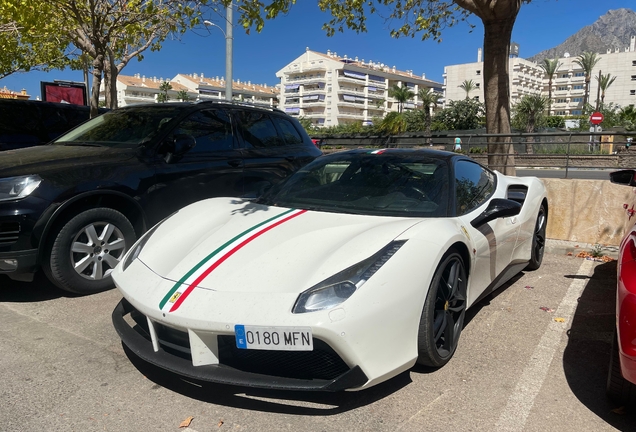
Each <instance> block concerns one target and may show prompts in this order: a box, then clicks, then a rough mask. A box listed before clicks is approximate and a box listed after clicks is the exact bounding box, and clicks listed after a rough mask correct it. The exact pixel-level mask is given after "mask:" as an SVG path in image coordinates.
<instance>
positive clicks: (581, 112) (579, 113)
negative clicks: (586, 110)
mask: <svg viewBox="0 0 636 432" xmlns="http://www.w3.org/2000/svg"><path fill="white" fill-rule="evenodd" d="M581 114H583V111H581V110H572V115H581Z"/></svg>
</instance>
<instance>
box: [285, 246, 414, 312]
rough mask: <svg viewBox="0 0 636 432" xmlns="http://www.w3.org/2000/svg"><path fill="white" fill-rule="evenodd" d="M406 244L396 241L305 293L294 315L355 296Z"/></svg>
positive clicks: (300, 297) (320, 308) (330, 306)
mask: <svg viewBox="0 0 636 432" xmlns="http://www.w3.org/2000/svg"><path fill="white" fill-rule="evenodd" d="M404 243H406V240H403V241H394V242H391V243H390V244H389V245H387V246H386V247H384V248H383V249H382V250H380V251H379V252H378V253H376V254H374V255H372V256H371V257H369V258H367V259H365V260H364V261H361V262H359V263H358V264H355V265H353V266H351V267H349V268H346V269H344V270H343V271H341V272H340V273H338V274H336V275H334V276H331V277H330V278H328V279H326V280H324V281H322V282H320V283H319V284H318V285H315V286H313V287H311V288H309V289H308V290H306V291H304V292H303V293H302V294H300V296H299V297H298V299H297V300H296V304H294V307H293V309H292V312H293V313H305V312H315V311H319V310H323V309H329V308H332V307H334V306H337V305H339V304H340V303H342V302H343V301H345V300H346V299H348V298H349V297H351V296H352V295H353V293H354V292H356V291H357V290H358V289H359V288H360V287H361V286H362V285H364V283H365V282H366V281H368V280H369V279H370V278H371V276H373V275H374V274H375V273H376V272H377V271H378V270H379V269H380V268H381V267H382V266H383V265H384V264H385V263H386V262H387V261H388V260H389V259H390V258H391V257H392V256H393V255H395V253H396V252H397V251H398V250H399V249H400V248H401V247H402V245H404Z"/></svg>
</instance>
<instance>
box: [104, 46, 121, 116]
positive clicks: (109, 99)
mask: <svg viewBox="0 0 636 432" xmlns="http://www.w3.org/2000/svg"><path fill="white" fill-rule="evenodd" d="M117 72H118V69H117V66H116V65H115V60H114V59H113V57H112V55H110V54H109V55H108V56H107V58H106V61H105V62H104V99H105V101H106V107H107V108H110V109H115V108H117Z"/></svg>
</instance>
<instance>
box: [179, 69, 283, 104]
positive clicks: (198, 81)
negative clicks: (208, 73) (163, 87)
mask: <svg viewBox="0 0 636 432" xmlns="http://www.w3.org/2000/svg"><path fill="white" fill-rule="evenodd" d="M170 82H171V83H177V84H180V85H183V86H185V87H186V88H187V89H188V91H190V92H192V93H193V94H196V97H195V99H197V100H211V99H225V80H224V79H223V77H221V78H219V77H215V78H205V77H204V76H203V74H198V75H197V74H190V75H184V74H179V75H177V76H176V77H174V78H173V79H172V80H171V81H170ZM278 94H279V90H278V89H277V88H276V87H275V86H270V85H267V84H252V82H251V81H243V82H241V80H235V81H234V80H233V81H232V99H233V100H235V101H240V102H249V103H253V104H259V105H268V106H277V105H278V99H277V98H278Z"/></svg>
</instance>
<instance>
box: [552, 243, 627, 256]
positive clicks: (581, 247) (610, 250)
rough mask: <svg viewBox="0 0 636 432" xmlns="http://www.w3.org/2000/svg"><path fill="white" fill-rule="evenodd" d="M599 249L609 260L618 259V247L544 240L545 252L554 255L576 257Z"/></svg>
mask: <svg viewBox="0 0 636 432" xmlns="http://www.w3.org/2000/svg"><path fill="white" fill-rule="evenodd" d="M599 246H600V247H601V253H602V254H603V255H605V256H608V257H610V258H614V259H618V246H613V245H598V244H597V245H594V244H591V243H579V242H573V241H567V240H556V239H546V242H545V252H546V253H549V254H554V255H567V254H568V253H572V254H573V255H576V254H577V253H579V252H591V251H592V250H594V249H595V248H598V247H599Z"/></svg>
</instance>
